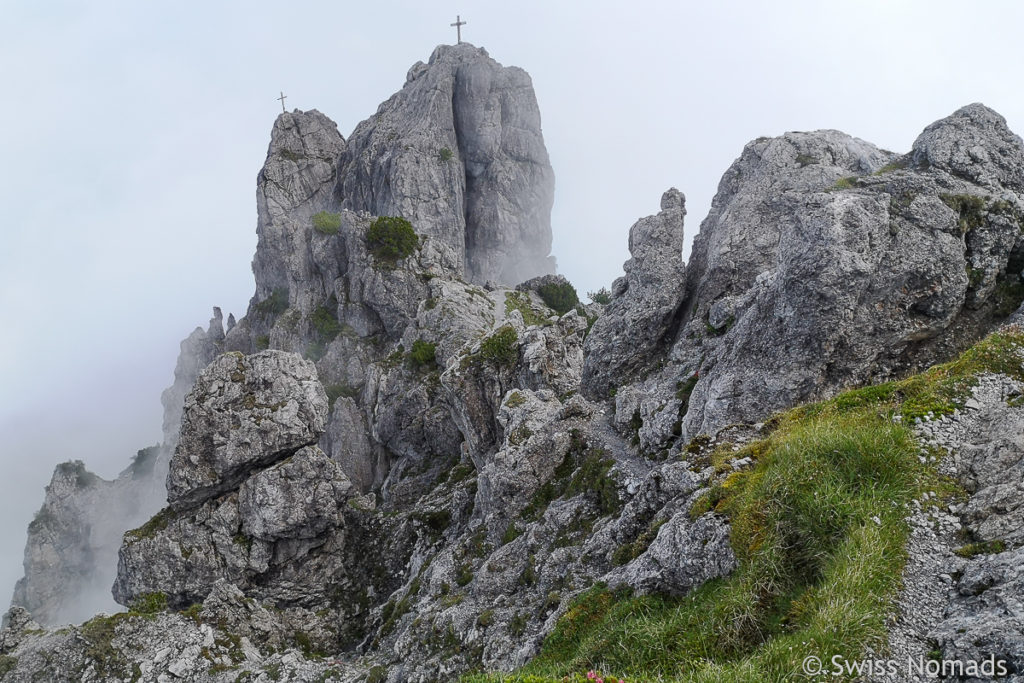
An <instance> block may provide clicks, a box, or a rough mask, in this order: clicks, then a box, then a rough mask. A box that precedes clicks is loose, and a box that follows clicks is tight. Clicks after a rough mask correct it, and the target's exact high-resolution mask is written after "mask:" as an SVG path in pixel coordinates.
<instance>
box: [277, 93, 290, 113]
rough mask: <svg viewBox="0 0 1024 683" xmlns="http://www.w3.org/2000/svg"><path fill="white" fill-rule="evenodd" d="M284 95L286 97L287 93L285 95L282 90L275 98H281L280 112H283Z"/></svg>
mask: <svg viewBox="0 0 1024 683" xmlns="http://www.w3.org/2000/svg"><path fill="white" fill-rule="evenodd" d="M286 97H288V96H287V95H285V94H284V93H283V92H282V93H281V96H280V97H278V98H277V99H279V100H281V112H282V113H283V112H284V100H285V98H286Z"/></svg>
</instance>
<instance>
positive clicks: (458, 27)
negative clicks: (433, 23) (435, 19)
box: [451, 14, 466, 45]
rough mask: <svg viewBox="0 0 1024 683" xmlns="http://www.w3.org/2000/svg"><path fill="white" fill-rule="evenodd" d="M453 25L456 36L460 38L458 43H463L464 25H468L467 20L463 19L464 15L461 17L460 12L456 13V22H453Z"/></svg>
mask: <svg viewBox="0 0 1024 683" xmlns="http://www.w3.org/2000/svg"><path fill="white" fill-rule="evenodd" d="M451 25H452V26H454V27H455V37H456V39H457V40H458V43H459V44H460V45H461V44H462V27H463V26H465V25H466V22H464V21H463V20H462V17H460V16H459V15H458V14H456V15H455V23H454V24H451Z"/></svg>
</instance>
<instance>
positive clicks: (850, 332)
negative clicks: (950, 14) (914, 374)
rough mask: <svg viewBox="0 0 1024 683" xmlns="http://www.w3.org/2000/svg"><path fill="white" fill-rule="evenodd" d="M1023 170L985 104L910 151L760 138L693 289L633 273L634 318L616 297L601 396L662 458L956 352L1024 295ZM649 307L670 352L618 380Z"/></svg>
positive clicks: (599, 351)
mask: <svg viewBox="0 0 1024 683" xmlns="http://www.w3.org/2000/svg"><path fill="white" fill-rule="evenodd" d="M968 150H969V151H968ZM968 158H969V159H970V162H969V163H968V162H967V161H966V159H968ZM1022 162H1024V144H1022V142H1021V139H1020V138H1019V137H1017V136H1016V135H1014V134H1013V133H1012V132H1010V131H1009V130H1008V129H1007V127H1006V122H1005V121H1004V120H1003V119H1002V117H1000V116H999V115H998V114H996V113H995V112H992V111H991V110H989V109H987V108H985V107H984V106H982V105H977V104H976V105H970V106H968V107H964V108H963V109H961V110H959V111H957V112H956V113H954V114H953V115H952V116H950V117H949V118H947V119H943V120H941V121H938V122H936V123H934V124H932V125H931V126H929V127H928V128H927V129H926V130H925V132H924V133H922V135H921V137H920V138H918V140H917V141H916V142H915V143H914V149H913V151H912V152H911V153H909V154H907V155H904V156H900V155H896V154H892V153H889V152H883V151H881V150H879V149H877V148H876V147H874V146H872V145H870V144H869V143H866V142H864V141H862V140H858V139H856V138H852V137H850V136H848V135H845V134H842V133H839V132H836V131H818V132H814V133H787V134H785V135H783V136H781V137H778V138H771V139H768V138H765V139H759V140H756V141H754V142H751V143H750V144H748V145H747V147H746V148H745V149H744V151H743V154H742V155H741V157H740V158H739V159H738V160H737V161H736V162H735V163H734V164H733V165H732V166H731V167H730V168H729V170H728V171H726V173H725V176H724V177H723V178H722V181H721V183H720V185H719V190H718V194H717V195H716V196H715V198H714V201H713V203H712V208H711V212H710V214H709V215H708V217H707V218H706V219H705V220H704V222H703V223H702V225H701V230H700V233H699V234H698V235H697V237H696V238H695V239H694V243H693V252H692V256H691V258H690V262H689V264H687V269H686V278H685V281H684V280H683V279H681V278H680V277H678V276H677V275H673V276H672V277H670V278H663V277H662V276H661V275H660V274H659V273H658V272H657V271H652V272H650V273H649V274H648V273H641V274H640V275H639V276H638V275H637V274H634V275H633V276H632V277H633V279H634V280H635V279H639V280H640V281H641V282H646V283H649V284H648V285H647V287H648V291H650V292H654V294H648V295H646V296H644V297H643V300H642V301H641V302H639V303H636V302H634V301H633V300H632V299H631V298H630V297H634V296H635V294H634V293H633V292H635V291H636V289H637V288H636V287H635V286H631V287H630V288H629V289H624V290H623V293H622V296H623V297H625V300H626V302H628V303H624V304H622V305H621V308H622V311H621V312H620V311H619V306H620V305H619V304H618V302H617V300H616V298H614V297H613V299H612V302H611V304H610V305H609V307H608V309H609V311H608V312H609V315H608V316H607V317H608V318H609V319H608V320H606V321H604V323H603V324H601V325H600V326H595V330H594V334H593V335H591V336H590V337H589V338H588V340H587V347H588V354H587V358H588V360H587V362H588V366H587V368H586V369H585V372H584V376H585V379H584V388H585V390H587V391H588V393H589V394H590V395H591V396H594V397H603V396H607V395H608V391H609V389H610V388H612V387H615V388H616V389H617V393H616V412H617V413H621V414H622V415H623V416H624V419H625V420H629V419H630V416H632V415H634V414H636V415H637V416H638V417H637V419H638V420H641V421H642V422H643V426H642V427H641V429H640V438H641V443H642V445H643V446H644V447H647V448H658V447H660V446H661V445H662V444H665V443H668V442H671V440H672V439H674V438H675V437H676V436H678V435H679V434H681V435H683V436H684V437H690V438H692V437H694V436H697V435H699V434H714V433H715V432H717V431H718V430H719V429H721V428H722V427H723V426H725V425H728V424H730V423H734V422H756V421H757V420H759V419H761V418H763V417H764V416H766V415H768V414H770V413H772V412H775V411H777V410H780V409H783V408H786V407H788V406H791V405H794V404H796V403H798V402H801V401H807V400H814V399H818V398H824V397H827V396H830V395H832V394H834V393H835V391H836V390H838V389H840V388H843V387H848V386H853V385H856V384H860V383H864V382H867V381H884V380H887V379H892V378H894V377H898V376H902V375H904V374H906V373H907V372H910V371H913V370H915V369H921V368H924V367H927V366H928V365H930V364H932V363H934V362H936V361H937V360H941V359H945V358H949V357H950V356H952V355H953V354H954V353H956V352H957V351H959V350H962V349H963V348H965V347H966V346H967V345H968V344H969V343H970V342H972V341H975V340H977V339H978V338H979V337H980V336H982V335H983V334H984V333H985V331H987V330H989V329H991V327H992V325H993V323H995V322H998V321H1000V320H1002V319H1004V318H1005V317H1006V316H1007V315H1009V313H1011V312H1012V311H1013V310H1014V309H1016V307H1017V306H1018V305H1019V303H1020V301H1021V298H1022V296H1021V295H1022V291H1021V279H1020V269H1021V261H1020V256H1021V254H1022V251H1021V248H1022V246H1024V242H1022V239H1021V216H1022V215H1024V212H1022V209H1024V194H1021V193H1020V184H1019V183H1020V181H1019V179H1018V177H1017V176H1016V175H1014V173H1015V170H1014V169H1017V168H1019V165H1020V164H1021V163H1022ZM968 166H969V170H968ZM632 246H633V245H632V242H631V248H632ZM656 283H664V286H665V287H666V288H668V289H669V292H665V291H661V290H660V289H659V287H658V286H657V284H656ZM672 302H678V305H677V307H676V308H675V311H674V318H673V320H672V321H671V322H664V321H666V320H667V317H666V314H667V312H668V309H669V308H670V304H671V303H672ZM645 307H646V308H651V309H652V310H656V311H662V313H659V315H658V318H657V319H658V320H659V321H662V324H661V325H660V326H658V327H656V328H654V330H653V331H654V334H648V335H644V339H645V342H643V344H648V345H657V349H656V350H653V351H651V352H645V353H643V354H640V358H645V359H646V361H645V363H644V367H645V368H646V373H647V377H646V379H644V380H643V381H642V382H639V383H637V382H635V380H634V379H632V378H633V377H635V376H636V374H637V373H636V372H633V371H635V370H636V368H637V364H638V362H639V360H640V358H638V359H636V360H630V363H631V365H630V366H628V369H629V370H630V371H631V373H619V374H618V375H615V374H612V373H613V370H614V367H615V365H614V364H615V361H614V360H612V361H610V362H609V356H611V357H612V358H623V357H624V354H622V353H619V352H618V348H619V347H620V346H621V342H620V341H619V340H618V338H617V337H616V335H615V333H614V332H612V331H611V330H614V329H616V327H617V326H619V327H622V326H623V325H627V326H628V324H629V322H628V321H629V319H630V316H636V315H638V313H637V311H640V310H645ZM606 330H609V332H606ZM666 361H667V362H666ZM659 363H663V365H664V366H663V367H661V366H659ZM616 385H617V386H616ZM684 388H685V390H683V389H684ZM677 391H680V397H679V398H676V399H674V400H669V401H665V400H663V399H662V398H661V397H663V396H668V395H672V394H674V393H676V392H677Z"/></svg>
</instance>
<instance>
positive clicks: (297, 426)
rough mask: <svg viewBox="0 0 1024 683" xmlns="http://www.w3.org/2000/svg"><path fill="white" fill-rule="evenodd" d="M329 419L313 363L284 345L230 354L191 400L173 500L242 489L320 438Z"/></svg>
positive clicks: (171, 481) (184, 502) (203, 378)
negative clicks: (252, 476)
mask: <svg viewBox="0 0 1024 683" xmlns="http://www.w3.org/2000/svg"><path fill="white" fill-rule="evenodd" d="M326 423H327V396H326V395H325V394H324V389H323V385H321V384H320V381H319V379H318V378H317V374H316V367H315V366H314V365H313V364H312V363H311V362H309V361H306V360H303V359H302V358H300V357H299V356H297V355H295V354H290V353H285V352H282V351H263V352H261V353H257V354H255V355H252V356H243V355H242V354H240V353H227V354H224V355H222V356H221V357H220V358H218V359H217V360H215V361H214V362H213V363H211V364H210V365H209V366H208V367H207V368H206V369H205V370H203V371H202V372H201V373H200V374H199V377H198V379H197V380H196V384H195V387H194V388H193V390H192V393H191V394H189V396H188V397H187V398H186V399H185V413H184V418H183V420H182V425H181V436H180V439H179V441H178V446H177V449H176V450H175V452H174V457H173V458H171V466H170V471H169V472H168V474H167V501H168V503H169V504H170V506H171V508H172V509H173V510H176V511H181V510H185V509H188V508H190V507H195V506H196V505H198V504H200V503H203V502H205V501H207V500H209V499H211V498H213V497H215V496H217V495H219V494H221V493H225V492H228V491H231V490H233V489H236V488H237V487H238V486H239V484H240V483H241V482H242V481H244V480H245V479H246V478H247V477H248V476H249V474H250V473H251V472H253V471H254V470H256V469H258V468H261V467H265V466H267V465H269V464H272V463H274V462H276V461H278V460H282V459H284V458H286V457H288V456H290V455H292V454H294V453H295V452H296V451H298V450H299V449H300V448H302V447H303V446H309V445H312V444H315V443H316V442H317V440H318V439H319V438H320V435H321V434H322V433H323V432H324V430H325V429H326Z"/></svg>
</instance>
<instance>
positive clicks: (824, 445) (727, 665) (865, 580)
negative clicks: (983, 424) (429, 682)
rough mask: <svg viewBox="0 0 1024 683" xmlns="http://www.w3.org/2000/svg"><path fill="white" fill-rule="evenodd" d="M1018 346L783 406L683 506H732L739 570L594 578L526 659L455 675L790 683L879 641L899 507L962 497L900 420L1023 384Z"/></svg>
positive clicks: (899, 556)
mask: <svg viewBox="0 0 1024 683" xmlns="http://www.w3.org/2000/svg"><path fill="white" fill-rule="evenodd" d="M1022 349H1024V332H1021V331H1020V330H1011V331H1003V332H999V333H996V334H993V335H991V336H989V337H988V338H986V339H985V340H983V341H981V342H979V343H978V344H977V345H976V346H974V347H973V348H971V349H970V350H968V351H967V352H965V353H964V354H963V355H962V356H961V357H960V358H959V359H957V360H956V361H953V362H951V363H948V364H945V365H942V366H936V367H934V368H931V369H930V370H928V371H927V372H925V373H922V374H920V375H916V376H914V377H911V378H909V379H906V380H903V381H900V382H890V383H887V384H882V385H877V386H871V387H866V388H863V389H857V390H854V391H850V392H846V393H844V394H842V395H840V396H838V397H836V398H834V399H832V400H829V401H825V402H821V403H816V404H812V405H808V406H802V407H799V408H795V409H793V410H791V411H789V412H787V413H784V414H782V415H780V416H778V417H777V418H775V423H776V428H775V429H774V431H773V432H772V434H771V435H770V436H769V437H767V438H765V439H763V440H761V441H759V442H756V443H753V444H750V445H748V446H747V447H745V448H744V449H743V450H742V451H740V452H739V453H737V454H736V457H743V456H747V455H749V456H753V457H754V459H755V461H756V464H755V466H754V467H753V468H751V469H749V470H746V471H744V472H741V473H736V474H732V475H730V476H729V477H728V478H727V479H726V480H725V481H724V482H723V483H721V484H719V485H716V486H714V487H712V489H711V490H710V491H709V492H708V494H706V495H705V496H704V497H703V498H702V499H701V500H700V501H699V502H698V504H697V505H696V506H695V507H694V510H692V511H691V514H693V515H698V514H703V513H706V512H709V511H712V510H714V511H715V512H717V513H720V514H725V515H727V516H728V517H729V519H730V521H731V530H732V531H731V533H732V545H733V548H734V550H735V552H736V555H737V557H738V558H739V560H740V567H739V569H738V570H737V571H736V572H734V573H733V574H732V575H731V576H729V577H727V578H725V579H720V580H716V581H712V582H710V583H708V584H706V585H704V586H703V587H701V588H700V589H698V590H696V591H694V592H692V593H691V594H689V595H687V596H686V597H683V598H669V597H663V596H644V597H633V596H631V595H629V594H627V593H623V592H619V593H611V592H609V591H608V590H606V589H605V588H604V587H602V586H600V585H599V586H595V587H593V588H591V589H590V590H589V591H587V592H586V593H584V594H583V595H581V596H580V597H579V598H578V599H577V600H576V601H575V602H574V604H573V606H572V607H571V608H570V609H569V611H568V612H567V613H566V614H565V615H564V616H563V617H562V618H561V620H560V621H559V623H558V625H557V626H556V628H555V630H554V631H553V632H552V634H551V635H550V636H549V637H548V638H547V639H546V640H545V642H544V644H543V647H542V649H541V653H540V654H539V655H538V657H537V658H535V659H534V660H533V661H532V662H530V663H529V664H527V665H526V666H525V667H524V668H523V669H521V670H520V671H518V672H515V673H513V674H497V673H494V674H488V675H483V674H481V675H473V676H468V677H466V678H465V679H464V681H467V682H468V683H494V682H495V681H499V680H504V681H514V682H516V683H534V682H538V683H539V682H541V681H553V680H563V677H566V676H567V677H569V679H570V680H577V679H580V680H586V679H585V676H584V672H586V671H587V670H590V669H595V670H598V671H600V672H604V674H605V680H606V681H608V680H610V679H612V678H619V677H625V678H626V679H628V680H635V679H663V680H664V679H667V680H679V681H709V682H710V681H716V682H718V681H758V682H759V681H785V680H799V679H804V678H805V677H804V676H803V675H802V674H801V673H800V664H801V662H802V660H803V659H804V657H806V656H808V655H817V656H819V657H822V658H823V659H824V660H826V661H827V660H828V658H829V657H831V656H833V655H842V656H844V657H846V658H847V659H848V660H851V661H852V660H857V659H860V658H862V657H863V654H864V652H865V650H866V648H869V647H870V648H872V649H873V650H875V651H878V650H881V649H884V646H885V642H886V629H885V619H886V617H887V616H888V615H889V614H890V612H891V610H892V606H893V601H894V599H895V597H896V595H897V593H898V590H899V583H900V577H901V573H902V569H903V565H904V563H905V561H906V550H905V547H906V540H907V535H908V528H907V525H906V522H905V519H904V517H905V515H906V507H905V506H906V505H907V504H908V503H909V502H910V501H911V500H912V499H914V498H917V497H920V495H921V494H922V493H924V492H925V491H932V492H937V493H938V494H939V500H940V501H942V500H948V499H949V498H950V497H951V496H953V495H956V493H957V491H956V487H955V486H954V485H953V484H952V482H949V481H944V480H942V479H941V478H940V477H939V476H938V475H937V474H936V473H935V471H934V469H933V468H932V467H931V466H928V465H925V464H922V463H921V462H920V459H919V457H918V454H919V446H918V444H916V443H915V441H914V438H913V436H912V433H911V431H910V429H908V428H907V427H905V426H904V424H905V423H907V422H909V421H910V420H912V419H913V418H914V417H918V416H922V415H926V414H928V413H929V412H931V413H933V414H934V415H940V414H945V413H948V412H952V410H953V409H954V408H955V407H956V406H957V405H958V403H959V402H960V401H961V400H962V399H963V398H964V397H965V396H966V395H967V393H968V392H969V389H970V387H971V386H972V385H973V383H974V382H973V379H974V378H975V377H976V376H977V375H978V374H980V373H983V372H997V373H1004V374H1008V375H1011V376H1014V377H1017V378H1019V379H1024V372H1022V367H1021V357H1022V355H1024V353H1022ZM897 415H899V416H901V417H902V421H894V419H893V418H894V417H895V416H897ZM720 458H721V454H720ZM720 458H719V461H721V460H720ZM828 680H841V679H839V678H833V677H828Z"/></svg>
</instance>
